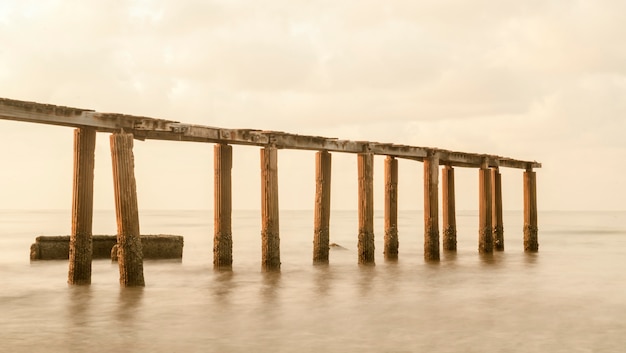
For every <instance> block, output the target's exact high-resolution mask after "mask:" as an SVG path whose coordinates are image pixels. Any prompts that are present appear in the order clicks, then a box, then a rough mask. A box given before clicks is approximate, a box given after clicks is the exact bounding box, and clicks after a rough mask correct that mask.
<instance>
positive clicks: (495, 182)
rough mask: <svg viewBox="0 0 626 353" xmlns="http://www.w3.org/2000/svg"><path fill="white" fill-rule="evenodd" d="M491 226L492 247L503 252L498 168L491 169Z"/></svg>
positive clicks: (500, 184) (500, 186)
mask: <svg viewBox="0 0 626 353" xmlns="http://www.w3.org/2000/svg"><path fill="white" fill-rule="evenodd" d="M491 186H492V190H491V200H492V201H491V204H492V209H491V212H492V213H491V224H492V232H493V246H494V250H496V251H504V225H503V218H502V175H501V174H500V170H499V169H498V168H493V169H491Z"/></svg>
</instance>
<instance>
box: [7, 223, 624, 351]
mask: <svg viewBox="0 0 626 353" xmlns="http://www.w3.org/2000/svg"><path fill="white" fill-rule="evenodd" d="M140 217H141V222H142V224H141V227H142V233H144V234H157V233H169V234H180V235H183V236H185V248H184V258H183V260H182V261H146V262H145V264H144V273H145V278H146V283H147V285H146V287H145V288H140V289H136V288H135V289H123V288H120V287H119V284H118V269H117V264H112V263H111V262H110V261H107V260H96V261H94V264H93V277H92V282H93V283H92V285H91V286H68V285H67V284H66V277H67V270H68V264H67V261H38V262H30V261H29V258H28V254H29V247H30V244H31V243H32V242H33V241H34V238H35V236H37V235H41V234H45V235H58V234H68V233H69V229H70V227H69V212H60V211H39V212H33V211H28V212H25V211H0V249H2V256H0V275H1V278H2V285H1V286H0V351H6V352H140V351H150V352H620V351H623V349H624V347H626V295H625V294H626V271H624V267H625V265H626V212H604V213H599V212H596V213H583V212H580V213H573V212H544V213H541V214H540V219H539V223H540V224H539V225H540V233H539V241H540V252H539V253H537V254H525V253H524V252H523V246H522V231H521V229H522V215H521V213H519V212H509V213H506V214H505V246H506V251H505V252H504V253H497V254H494V255H493V256H480V255H479V254H478V253H477V237H478V236H477V234H478V230H477V223H478V220H477V215H476V213H475V212H460V213H459V215H458V216H457V217H458V218H457V222H458V224H459V225H458V228H459V239H458V243H459V251H458V252H457V254H455V255H444V256H442V260H441V262H440V263H439V264H427V263H424V261H423V260H422V258H423V257H422V256H423V252H422V247H423V245H422V241H423V240H422V239H423V231H422V228H423V223H422V214H421V212H403V213H401V215H400V260H399V261H398V262H391V263H390V262H385V260H384V258H383V255H382V249H383V244H382V240H383V230H382V225H383V222H382V218H381V217H382V215H381V214H377V219H376V222H375V226H376V249H377V250H376V256H377V258H376V266H359V265H357V263H356V262H357V252H356V229H357V219H356V217H357V215H356V212H335V213H333V215H332V217H331V228H332V229H331V241H332V242H336V243H339V244H341V245H343V246H344V247H346V248H347V250H334V249H333V250H331V255H330V256H331V260H330V265H329V266H313V265H312V264H311V257H312V253H311V252H312V228H313V221H312V220H313V215H312V212H310V211H283V212H282V213H281V220H280V221H281V260H282V270H281V272H280V273H262V272H261V271H260V258H261V250H260V236H259V234H260V219H259V215H258V212H254V211H239V212H235V215H234V219H233V228H234V251H233V253H234V267H233V271H232V272H226V273H224V272H215V271H213V269H212V234H213V225H212V212H211V211H183V212H181V211H172V212H169V211H158V212H157V211H146V212H142V213H141V215H140ZM94 222H95V224H94V233H98V234H114V233H115V219H114V213H113V212H112V211H110V212H109V211H107V212H97V213H96V215H95V221H94Z"/></svg>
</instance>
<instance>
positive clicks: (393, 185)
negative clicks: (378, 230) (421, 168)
mask: <svg viewBox="0 0 626 353" xmlns="http://www.w3.org/2000/svg"><path fill="white" fill-rule="evenodd" d="M399 246H400V242H399V240H398V160H397V159H395V158H394V157H392V156H387V158H386V159H385V250H384V253H385V259H386V260H397V259H398V248H399Z"/></svg>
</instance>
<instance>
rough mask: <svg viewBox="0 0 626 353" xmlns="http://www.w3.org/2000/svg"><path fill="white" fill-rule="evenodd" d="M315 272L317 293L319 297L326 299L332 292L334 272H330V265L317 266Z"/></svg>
mask: <svg viewBox="0 0 626 353" xmlns="http://www.w3.org/2000/svg"><path fill="white" fill-rule="evenodd" d="M314 271H315V275H314V280H315V292H316V294H317V296H318V297H325V296H327V295H328V292H329V290H330V282H331V281H332V279H333V278H332V277H333V271H330V265H329V264H315V266H314Z"/></svg>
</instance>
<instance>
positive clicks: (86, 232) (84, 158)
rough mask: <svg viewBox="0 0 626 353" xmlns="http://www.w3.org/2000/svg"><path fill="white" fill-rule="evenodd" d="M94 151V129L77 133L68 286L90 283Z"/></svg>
mask: <svg viewBox="0 0 626 353" xmlns="http://www.w3.org/2000/svg"><path fill="white" fill-rule="evenodd" d="M95 150H96V130H95V129H92V128H80V129H76V130H74V183H73V188H72V233H71V235H70V250H69V254H70V255H69V273H68V279H67V282H68V283H69V284H91V259H92V224H93V179H94V165H95Z"/></svg>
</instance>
